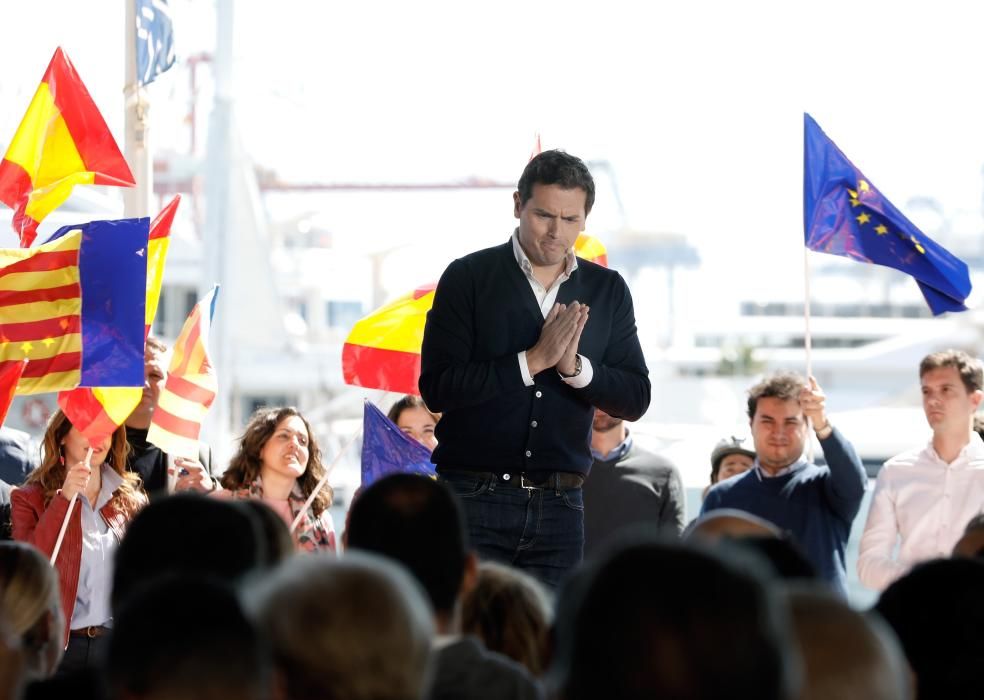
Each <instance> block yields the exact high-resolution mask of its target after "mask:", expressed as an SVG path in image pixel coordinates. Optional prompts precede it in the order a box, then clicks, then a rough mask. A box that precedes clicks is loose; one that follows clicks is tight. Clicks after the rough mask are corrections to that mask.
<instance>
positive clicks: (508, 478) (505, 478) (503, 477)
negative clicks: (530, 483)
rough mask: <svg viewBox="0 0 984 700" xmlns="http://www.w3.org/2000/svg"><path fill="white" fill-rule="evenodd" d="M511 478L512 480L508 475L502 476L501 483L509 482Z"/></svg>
mask: <svg viewBox="0 0 984 700" xmlns="http://www.w3.org/2000/svg"><path fill="white" fill-rule="evenodd" d="M511 478H512V476H510V475H509V474H503V475H502V480H503V481H509V480H510V479H511Z"/></svg>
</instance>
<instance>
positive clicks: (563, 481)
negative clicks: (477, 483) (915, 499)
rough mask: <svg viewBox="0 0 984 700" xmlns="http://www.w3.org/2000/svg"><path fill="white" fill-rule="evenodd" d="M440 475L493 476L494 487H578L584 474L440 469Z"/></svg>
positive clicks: (558, 488) (559, 488) (478, 477)
mask: <svg viewBox="0 0 984 700" xmlns="http://www.w3.org/2000/svg"><path fill="white" fill-rule="evenodd" d="M438 473H439V474H440V475H442V476H443V475H449V476H450V475H455V476H467V477H470V478H472V479H488V478H490V477H495V484H496V488H517V489H554V490H560V491H563V490H565V489H579V488H581V486H582V485H583V484H584V476H583V475H581V474H576V473H574V472H531V473H527V474H513V473H511V472H510V473H505V474H499V473H497V472H478V471H471V470H468V469H442V470H440V471H439V472H438Z"/></svg>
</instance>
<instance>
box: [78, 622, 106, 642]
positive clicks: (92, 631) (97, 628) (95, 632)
mask: <svg viewBox="0 0 984 700" xmlns="http://www.w3.org/2000/svg"><path fill="white" fill-rule="evenodd" d="M109 629H110V628H109V627H104V626H103V625H91V626H89V627H79V628H78V629H75V630H71V631H70V632H69V634H70V635H71V636H73V637H88V638H89V639H95V638H96V637H102V636H103V635H104V634H109Z"/></svg>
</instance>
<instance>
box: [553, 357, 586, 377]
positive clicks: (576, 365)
mask: <svg viewBox="0 0 984 700" xmlns="http://www.w3.org/2000/svg"><path fill="white" fill-rule="evenodd" d="M558 371H559V370H558ZM580 373H581V356H580V355H575V356H574V374H564V373H563V372H560V376H561V377H563V378H564V379H570V378H571V377H576V376H577V375H579V374H580Z"/></svg>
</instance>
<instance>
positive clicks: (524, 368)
mask: <svg viewBox="0 0 984 700" xmlns="http://www.w3.org/2000/svg"><path fill="white" fill-rule="evenodd" d="M516 357H518V358H519V373H520V374H521V375H523V384H525V385H526V386H533V384H534V382H533V375H531V374H530V366H529V365H528V364H527V363H526V351H525V350H523V352H521V353H519V354H518V355H517V356H516Z"/></svg>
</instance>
